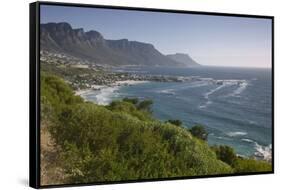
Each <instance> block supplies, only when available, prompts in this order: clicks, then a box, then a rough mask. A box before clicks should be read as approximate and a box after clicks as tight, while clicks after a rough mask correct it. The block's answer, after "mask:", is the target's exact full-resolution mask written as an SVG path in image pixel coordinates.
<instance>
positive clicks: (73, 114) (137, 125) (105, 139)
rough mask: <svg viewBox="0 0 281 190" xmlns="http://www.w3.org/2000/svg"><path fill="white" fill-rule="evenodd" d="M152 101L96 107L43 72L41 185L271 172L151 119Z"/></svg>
mask: <svg viewBox="0 0 281 190" xmlns="http://www.w3.org/2000/svg"><path fill="white" fill-rule="evenodd" d="M151 104H152V102H151V101H147V100H145V101H138V100H130V99H125V100H123V101H115V102H112V103H111V104H110V105H108V106H100V105H96V104H94V103H91V102H86V101H84V100H83V99H82V98H81V97H79V96H75V95H74V92H73V90H72V89H71V87H70V86H68V85H67V84H66V83H65V82H64V80H63V79H61V78H58V77H56V76H53V75H49V74H46V73H42V74H41V147H42V149H41V164H42V166H41V173H42V176H41V183H42V185H47V184H63V183H88V182H99V181H120V180H136V179H152V178H167V177H180V176H198V175H200V176H201V175H215V174H230V173H233V172H255V171H271V165H270V164H268V163H266V162H263V161H255V160H252V159H242V158H238V157H237V156H236V155H235V153H234V152H232V151H225V149H223V148H218V147H212V148H211V147H209V146H208V143H207V141H206V139H200V136H196V135H194V134H193V135H192V133H191V132H192V130H188V129H186V128H184V127H181V122H179V121H177V122H175V121H171V122H161V121H159V120H157V119H155V118H153V116H152V115H151V111H150V106H151ZM172 123H174V124H172ZM195 129H196V130H193V131H198V126H197V128H195ZM197 134H198V132H197ZM46 142H48V143H46ZM44 143H45V144H44ZM233 154H234V156H233ZM229 155H230V156H233V157H231V159H228V156H229ZM229 160H231V161H229Z"/></svg>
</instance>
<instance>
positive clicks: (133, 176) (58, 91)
mask: <svg viewBox="0 0 281 190" xmlns="http://www.w3.org/2000/svg"><path fill="white" fill-rule="evenodd" d="M273 32H274V17H272V16H261V15H242V14H229V13H213V12H196V11H186V10H163V9H150V8H136V7H134V8H133V7H117V6H102V5H86V4H72V3H54V2H35V3H31V4H30V186H31V187H34V188H47V187H57V186H81V185H93V184H112V183H128V182H144V181H159V180H175V179H191V178H205V177H223V176H240V175H254V174H270V173H273V172H274V80H273V79H274V64H273V62H274V61H273V60H274V35H273V34H274V33H273Z"/></svg>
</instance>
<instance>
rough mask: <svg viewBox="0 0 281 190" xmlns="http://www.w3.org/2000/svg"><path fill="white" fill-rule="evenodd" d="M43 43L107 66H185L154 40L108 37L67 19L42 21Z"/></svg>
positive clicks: (50, 48)
mask: <svg viewBox="0 0 281 190" xmlns="http://www.w3.org/2000/svg"><path fill="white" fill-rule="evenodd" d="M40 47H41V50H43V51H48V52H53V53H56V54H63V55H67V56H68V57H76V58H79V59H82V60H87V61H89V62H90V63H92V64H99V65H103V66H126V65H134V66H170V67H184V66H185V64H183V63H180V62H177V61H174V60H172V59H169V58H168V57H166V56H165V55H163V54H162V53H160V52H159V51H158V50H157V49H155V47H154V46H153V45H152V44H148V43H143V42H137V41H129V40H128V39H120V40H107V39H104V38H103V36H102V34H101V33H99V32H97V31H94V30H91V31H88V32H85V31H84V30H83V29H82V28H79V29H73V28H72V27H71V25H70V24H68V23H65V22H63V23H47V24H41V25H40Z"/></svg>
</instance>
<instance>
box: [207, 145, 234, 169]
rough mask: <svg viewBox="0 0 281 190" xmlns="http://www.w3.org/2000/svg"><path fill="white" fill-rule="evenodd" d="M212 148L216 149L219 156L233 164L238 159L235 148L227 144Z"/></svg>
mask: <svg viewBox="0 0 281 190" xmlns="http://www.w3.org/2000/svg"><path fill="white" fill-rule="evenodd" d="M212 149H213V150H214V151H215V153H216V155H217V158H218V159H219V160H221V161H223V162H225V163H227V164H229V165H231V166H233V165H234V163H235V161H236V160H237V156H236V154H235V152H234V149H233V148H232V147H230V146H227V145H220V146H213V147H212Z"/></svg>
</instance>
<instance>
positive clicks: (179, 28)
mask: <svg viewBox="0 0 281 190" xmlns="http://www.w3.org/2000/svg"><path fill="white" fill-rule="evenodd" d="M82 10H83V11H82ZM40 18H41V20H40V23H48V22H68V23H69V24H71V26H72V27H73V28H83V29H84V30H85V31H89V30H96V31H98V32H100V33H101V34H102V35H103V37H104V38H105V39H112V40H117V39H124V38H126V39H128V40H130V41H140V42H145V43H151V44H153V45H154V47H155V48H156V49H157V50H159V51H160V52H161V53H163V54H165V55H166V54H174V53H186V54H188V55H190V56H191V57H192V58H193V59H194V60H195V61H197V62H198V63H199V64H201V65H204V66H225V67H250V68H253V67H254V68H271V34H272V31H271V19H263V18H245V17H229V16H210V15H194V14H179V13H159V12H144V11H129V10H113V9H100V8H98V9H97V8H84V7H65V6H53V5H52V6H49V5H41V17H40Z"/></svg>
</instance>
